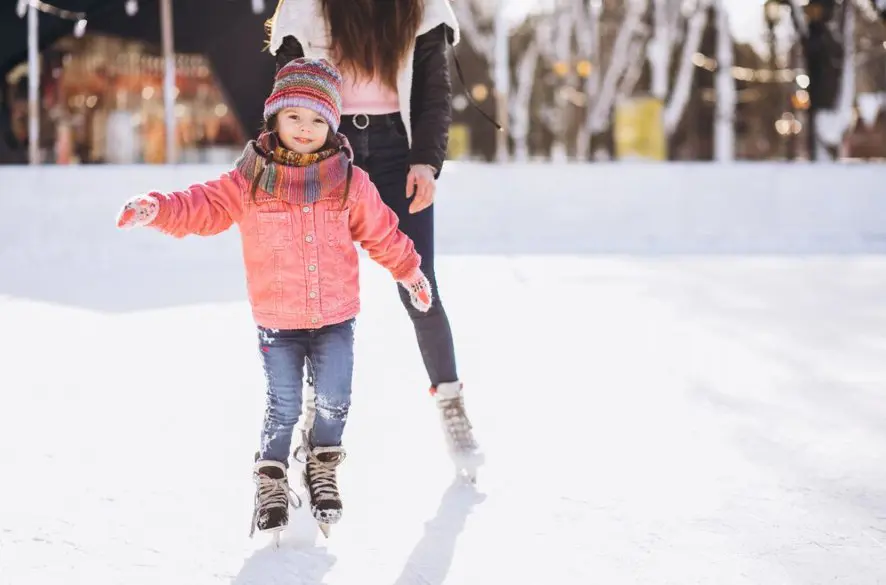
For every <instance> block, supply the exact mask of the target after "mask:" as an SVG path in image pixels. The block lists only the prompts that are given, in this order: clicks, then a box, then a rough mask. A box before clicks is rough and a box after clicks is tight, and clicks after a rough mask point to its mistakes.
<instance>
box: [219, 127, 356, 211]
mask: <svg viewBox="0 0 886 585" xmlns="http://www.w3.org/2000/svg"><path fill="white" fill-rule="evenodd" d="M351 152H352V151H351V145H350V144H349V143H348V139H347V138H345V137H344V135H343V134H336V135H335V137H334V138H333V140H332V146H331V147H330V148H327V149H324V150H321V151H319V152H315V153H313V154H301V153H297V152H293V151H291V150H287V149H286V148H284V147H283V146H282V145H281V144H280V143H279V140H278V138H277V135H276V134H275V133H273V132H263V133H262V134H261V135H259V137H258V138H257V139H256V140H250V141H249V144H247V145H246V148H244V149H243V154H241V155H240V158H238V159H237V162H236V163H235V166H236V168H237V170H238V171H239V172H240V174H241V175H243V177H244V178H245V179H246V183H247V184H248V185H249V187H250V188H251V187H252V184H253V182H254V180H255V178H256V177H258V178H259V179H258V184H257V186H256V190H255V198H254V201H255V202H256V203H262V202H267V201H285V202H287V203H292V204H293V205H304V204H311V203H315V202H316V201H318V200H320V199H326V198H337V197H340V196H341V187H342V186H343V185H345V183H346V181H347V182H349V179H350V176H351V172H352V167H351V160H352V158H353V155H352V154H351Z"/></svg>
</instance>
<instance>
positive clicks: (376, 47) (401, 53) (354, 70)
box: [265, 0, 424, 89]
mask: <svg viewBox="0 0 886 585" xmlns="http://www.w3.org/2000/svg"><path fill="white" fill-rule="evenodd" d="M284 1H285V0H279V2H278V4H277V10H276V11H275V12H274V16H273V17H271V18H269V19H268V20H267V21H266V22H265V31H266V33H267V35H268V37H270V35H271V30H272V28H273V23H274V19H275V18H276V17H277V11H279V10H280V6H281V5H282V4H283V2H284ZM319 2H320V4H321V6H322V9H323V16H324V18H325V19H326V24H327V26H328V27H329V37H330V39H331V43H332V46H331V47H330V53H331V54H332V56H334V58H335V60H336V61H337V63H336V65H337V66H338V68H339V69H341V70H343V71H347V72H350V73H351V74H352V75H354V76H355V77H356V76H357V74H358V73H363V74H365V75H367V76H369V77H375V76H378V78H379V79H380V80H381V81H382V83H384V84H385V85H387V86H388V87H390V88H391V89H396V88H397V72H398V71H399V69H400V64H401V63H402V62H403V59H405V58H406V54H407V53H408V51H409V49H410V48H411V47H412V43H413V41H414V40H415V33H416V32H418V27H419V26H420V25H421V20H422V16H423V9H424V3H423V1H422V0H319ZM297 40H298V41H299V42H302V41H303V39H297ZM268 43H270V40H268Z"/></svg>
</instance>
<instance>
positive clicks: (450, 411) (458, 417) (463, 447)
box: [437, 396, 477, 451]
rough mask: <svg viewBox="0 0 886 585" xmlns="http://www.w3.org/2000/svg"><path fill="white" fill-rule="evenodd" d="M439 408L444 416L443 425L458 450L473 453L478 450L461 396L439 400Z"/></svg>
mask: <svg viewBox="0 0 886 585" xmlns="http://www.w3.org/2000/svg"><path fill="white" fill-rule="evenodd" d="M437 407H438V408H439V409H440V413H441V415H442V416H443V424H444V426H445V427H446V431H447V432H448V434H449V436H450V438H451V439H452V442H453V443H454V446H455V448H456V450H458V451H472V450H474V449H476V448H477V443H476V441H475V440H474V435H473V433H472V432H471V429H472V427H471V421H470V420H468V415H467V413H466V412H465V403H464V399H463V398H462V397H461V396H455V397H453V398H439V397H438V398H437Z"/></svg>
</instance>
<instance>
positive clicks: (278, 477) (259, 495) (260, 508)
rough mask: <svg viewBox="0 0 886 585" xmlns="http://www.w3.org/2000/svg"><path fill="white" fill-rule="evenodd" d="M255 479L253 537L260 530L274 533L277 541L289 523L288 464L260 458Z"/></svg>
mask: <svg viewBox="0 0 886 585" xmlns="http://www.w3.org/2000/svg"><path fill="white" fill-rule="evenodd" d="M253 477H254V479H255V488H256V489H255V510H254V512H253V514H252V527H251V529H250V531H249V536H250V537H251V536H252V535H253V533H254V532H255V529H256V528H258V530H259V532H262V533H269V534H273V535H274V539H275V541H277V540H278V539H279V537H280V532H282V531H283V529H284V528H286V526H287V524H289V505H290V499H289V497H290V493H291V492H290V489H289V481H288V480H287V477H286V466H285V465H283V464H282V463H280V462H279V461H265V460H259V461H256V462H255V468H254V471H253Z"/></svg>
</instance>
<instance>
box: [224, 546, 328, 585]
mask: <svg viewBox="0 0 886 585" xmlns="http://www.w3.org/2000/svg"><path fill="white" fill-rule="evenodd" d="M334 564H335V557H334V556H333V555H331V554H329V553H328V552H326V549H325V548H319V547H318V548H303V549H300V548H293V547H291V546H288V545H287V542H286V541H285V540H283V541H281V543H280V548H279V549H274V548H273V547H272V546H266V547H264V548H262V549H259V550H257V551H255V552H254V553H253V554H252V556H251V557H249V558H248V559H246V561H245V562H244V563H243V567H242V568H241V569H240V572H239V573H238V574H237V576H236V577H234V579H233V581H232V582H231V585H278V584H279V585H322V583H323V580H324V577H325V576H326V574H327V573H328V572H329V570H330V569H331V568H332V566H333V565H334Z"/></svg>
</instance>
